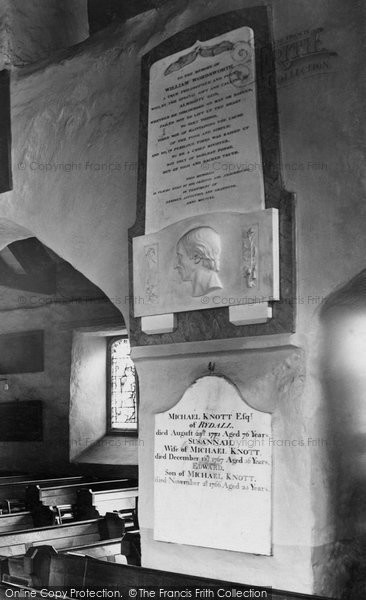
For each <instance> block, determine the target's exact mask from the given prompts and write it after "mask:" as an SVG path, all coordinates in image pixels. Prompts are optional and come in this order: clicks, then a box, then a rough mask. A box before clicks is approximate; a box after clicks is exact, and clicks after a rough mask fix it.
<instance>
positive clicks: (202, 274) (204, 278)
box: [174, 226, 222, 297]
mask: <svg viewBox="0 0 366 600" xmlns="http://www.w3.org/2000/svg"><path fill="white" fill-rule="evenodd" d="M176 253H177V256H176V263H175V266H174V268H175V269H177V271H178V273H179V275H180V277H181V279H182V281H191V283H192V296H193V297H197V296H203V295H205V294H209V293H210V292H212V291H214V290H219V289H222V283H221V281H220V278H219V276H218V272H219V271H220V256H221V240H220V236H219V234H218V233H217V232H216V231H215V230H214V229H212V227H207V226H202V227H195V228H194V229H190V230H189V231H187V233H185V234H184V235H183V236H182V237H181V238H180V240H179V241H178V243H177V247H176Z"/></svg>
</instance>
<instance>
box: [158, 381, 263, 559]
mask: <svg viewBox="0 0 366 600" xmlns="http://www.w3.org/2000/svg"><path fill="white" fill-rule="evenodd" d="M270 438H271V415H270V414H268V413H264V412H260V411H258V410H255V409H253V408H252V407H251V406H250V405H249V404H247V403H246V402H245V401H244V400H243V399H242V397H241V396H240V394H239V391H238V390H237V388H236V387H235V386H234V385H233V384H232V383H231V382H229V381H228V380H226V379H225V378H223V377H216V376H213V375H211V376H206V377H202V378H201V379H198V380H197V381H196V382H195V383H194V384H193V385H191V386H190V387H189V388H188V389H187V391H186V392H185V393H184V395H183V397H182V399H181V400H180V401H179V402H178V404H176V405H175V406H174V407H172V408H171V409H169V410H167V411H166V412H163V413H160V414H157V415H155V455H154V465H155V469H154V502H155V505H154V514H155V520H154V539H155V540H159V541H164V542H174V543H177V544H188V545H192V546H202V547H207V548H217V549H223V550H234V551H237V552H248V553H253V554H263V555H270V554H271V474H272V448H271V446H270Z"/></svg>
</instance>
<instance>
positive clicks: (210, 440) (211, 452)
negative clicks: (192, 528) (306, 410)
mask: <svg viewBox="0 0 366 600" xmlns="http://www.w3.org/2000/svg"><path fill="white" fill-rule="evenodd" d="M168 416H169V422H170V423H172V426H171V427H169V428H166V429H158V430H157V431H156V436H157V437H159V438H160V439H161V441H162V443H161V444H160V446H161V449H160V451H158V452H156V454H155V460H157V461H160V460H161V461H168V462H169V468H165V469H164V471H163V472H162V473H161V474H159V476H157V477H156V478H155V482H156V483H167V484H180V485H200V483H202V484H203V486H208V487H210V488H214V487H215V488H217V487H220V488H223V489H227V490H232V489H239V488H240V489H242V490H248V491H249V490H250V491H252V492H263V491H267V490H266V487H265V486H264V485H262V484H261V483H260V482H258V478H257V477H256V475H255V474H253V473H251V472H249V471H248V473H243V472H240V473H239V472H235V471H233V470H232V468H231V467H233V466H235V465H237V466H239V465H241V466H244V465H247V466H248V467H249V468H250V467H251V466H254V465H255V466H256V467H260V466H261V465H263V466H265V465H266V466H269V464H270V463H269V461H268V460H267V457H265V456H263V455H262V454H263V451H262V450H261V448H248V447H247V446H246V447H245V445H244V444H243V440H246V441H248V440H250V439H251V440H254V439H261V440H264V439H265V438H268V434H267V433H264V432H261V431H258V430H257V429H255V428H253V427H250V424H251V422H252V420H253V413H249V412H235V413H210V412H202V413H192V414H188V413H187V414H185V413H180V414H177V413H174V412H169V413H168ZM177 423H180V424H182V423H184V425H185V428H184V429H182V428H181V427H176V424H177ZM244 423H245V424H247V425H248V429H245V430H243V428H242V427H239V426H238V425H240V424H244ZM164 437H166V438H169V441H170V442H171V441H174V440H176V443H164ZM175 461H177V463H176V464H177V465H178V468H177V470H174V469H172V467H171V465H172V464H173V465H174V463H175ZM181 461H184V462H181ZM187 463H191V464H189V465H188V468H186V469H182V468H180V467H181V466H183V465H184V464H187Z"/></svg>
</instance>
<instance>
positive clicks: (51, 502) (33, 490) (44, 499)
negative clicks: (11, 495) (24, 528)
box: [26, 479, 130, 508]
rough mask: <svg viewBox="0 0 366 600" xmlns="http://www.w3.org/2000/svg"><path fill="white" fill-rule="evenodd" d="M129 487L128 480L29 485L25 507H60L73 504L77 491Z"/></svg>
mask: <svg viewBox="0 0 366 600" xmlns="http://www.w3.org/2000/svg"><path fill="white" fill-rule="evenodd" d="M128 485H130V480H129V479H115V480H111V481H98V482H76V483H70V484H66V483H65V484H60V485H57V484H56V485H51V486H45V485H37V484H36V485H30V486H29V487H28V488H27V490H26V506H27V508H32V507H33V506H35V505H37V504H43V506H61V505H67V504H75V503H76V499H77V492H78V490H79V489H83V488H86V489H92V490H94V489H95V490H98V489H108V487H109V488H126V487H128Z"/></svg>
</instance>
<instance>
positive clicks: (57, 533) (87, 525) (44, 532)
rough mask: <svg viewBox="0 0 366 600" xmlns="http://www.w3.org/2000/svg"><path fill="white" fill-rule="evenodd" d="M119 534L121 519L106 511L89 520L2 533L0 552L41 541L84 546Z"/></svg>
mask: <svg viewBox="0 0 366 600" xmlns="http://www.w3.org/2000/svg"><path fill="white" fill-rule="evenodd" d="M123 534H124V522H123V519H122V518H121V517H120V516H119V515H118V514H117V513H109V514H107V515H106V516H105V517H102V518H99V519H91V520H89V521H77V522H75V523H71V524H67V525H57V526H55V527H39V528H36V529H30V530H21V531H15V532H11V533H3V534H1V535H0V556H1V557H6V556H20V555H22V554H25V553H26V552H27V550H28V548H30V547H33V546H39V545H45V544H46V545H50V546H53V547H54V548H62V549H66V548H72V547H76V546H84V545H88V544H93V543H95V542H99V541H100V540H106V539H110V538H120V539H122V536H123Z"/></svg>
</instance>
